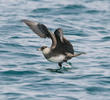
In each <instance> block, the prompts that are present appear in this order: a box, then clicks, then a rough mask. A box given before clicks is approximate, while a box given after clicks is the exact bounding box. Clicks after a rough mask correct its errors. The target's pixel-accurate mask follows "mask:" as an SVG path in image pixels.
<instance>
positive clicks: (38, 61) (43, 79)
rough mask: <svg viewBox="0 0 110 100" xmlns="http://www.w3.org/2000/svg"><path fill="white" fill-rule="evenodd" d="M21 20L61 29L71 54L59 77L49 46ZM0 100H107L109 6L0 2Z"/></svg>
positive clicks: (77, 1) (83, 0)
mask: <svg viewBox="0 0 110 100" xmlns="http://www.w3.org/2000/svg"><path fill="white" fill-rule="evenodd" d="M22 19H29V20H33V21H36V22H40V23H43V24H45V25H46V26H47V27H48V28H49V29H50V30H51V31H52V32H54V31H55V29H56V28H62V29H63V32H64V35H65V37H66V38H67V39H68V40H70V42H71V43H72V44H73V46H74V49H75V51H76V52H86V54H85V55H81V56H79V57H76V58H73V59H71V60H70V61H69V62H71V63H72V65H71V68H70V69H68V70H67V69H64V70H62V71H60V72H57V71H51V70H46V69H48V68H51V69H57V68H58V65H57V64H56V63H52V62H49V61H47V60H46V59H45V58H44V57H43V55H42V53H41V52H40V51H37V50H36V49H37V48H39V47H40V46H42V45H47V46H50V45H51V40H49V39H41V38H39V37H38V36H37V35H36V34H34V33H33V32H32V31H31V30H30V29H29V27H27V26H26V25H25V24H24V23H23V22H21V20H22ZM0 100H110V0H0Z"/></svg>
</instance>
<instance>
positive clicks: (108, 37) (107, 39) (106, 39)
mask: <svg viewBox="0 0 110 100" xmlns="http://www.w3.org/2000/svg"><path fill="white" fill-rule="evenodd" d="M102 39H103V40H104V41H110V36H106V37H103V38H102Z"/></svg>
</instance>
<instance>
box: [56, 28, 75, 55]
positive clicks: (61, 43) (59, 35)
mask: <svg viewBox="0 0 110 100" xmlns="http://www.w3.org/2000/svg"><path fill="white" fill-rule="evenodd" d="M54 34H55V37H56V40H57V46H58V47H59V48H60V47H62V48H65V51H64V52H69V53H72V54H74V49H73V46H72V44H71V43H70V42H69V41H68V40H67V39H66V38H65V37H64V36H63V30H62V29H61V28H58V29H56V30H55V32H54Z"/></svg>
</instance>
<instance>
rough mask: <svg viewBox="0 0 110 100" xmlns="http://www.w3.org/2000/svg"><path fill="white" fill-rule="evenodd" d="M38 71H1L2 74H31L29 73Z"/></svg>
mask: <svg viewBox="0 0 110 100" xmlns="http://www.w3.org/2000/svg"><path fill="white" fill-rule="evenodd" d="M36 73H37V72H36V71H14V70H8V71H1V72H0V74H3V75H29V74H36Z"/></svg>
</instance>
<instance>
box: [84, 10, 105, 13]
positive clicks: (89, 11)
mask: <svg viewBox="0 0 110 100" xmlns="http://www.w3.org/2000/svg"><path fill="white" fill-rule="evenodd" d="M86 13H87V14H98V13H104V11H100V10H94V9H92V10H87V11H86Z"/></svg>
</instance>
